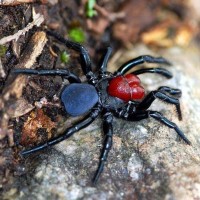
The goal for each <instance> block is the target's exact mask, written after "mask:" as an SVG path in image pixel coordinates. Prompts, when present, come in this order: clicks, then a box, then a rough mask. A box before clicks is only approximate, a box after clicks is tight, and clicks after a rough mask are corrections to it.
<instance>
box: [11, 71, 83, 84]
mask: <svg viewBox="0 0 200 200" xmlns="http://www.w3.org/2000/svg"><path fill="white" fill-rule="evenodd" d="M11 73H14V74H26V75H40V76H62V77H65V78H66V79H68V81H69V82H70V83H81V80H80V79H79V78H78V76H76V75H75V74H74V73H72V72H70V71H69V70H68V69H12V70H11Z"/></svg>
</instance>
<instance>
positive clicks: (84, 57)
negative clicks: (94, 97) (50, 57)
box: [46, 31, 96, 83]
mask: <svg viewBox="0 0 200 200" xmlns="http://www.w3.org/2000/svg"><path fill="white" fill-rule="evenodd" d="M46 33H47V34H48V35H50V36H53V37H54V38H55V39H57V40H58V41H60V42H61V43H63V44H64V45H65V46H66V47H68V48H70V49H73V50H75V51H77V52H79V53H80V58H81V67H82V70H83V72H84V74H85V76H86V77H87V79H88V81H89V82H91V83H95V80H96V76H95V75H94V73H93V72H92V67H91V60H90V56H89V54H88V51H87V49H86V48H85V47H84V46H82V45H81V44H79V43H76V42H73V41H70V40H67V39H65V38H64V37H62V36H60V35H59V34H57V33H55V32H52V31H46Z"/></svg>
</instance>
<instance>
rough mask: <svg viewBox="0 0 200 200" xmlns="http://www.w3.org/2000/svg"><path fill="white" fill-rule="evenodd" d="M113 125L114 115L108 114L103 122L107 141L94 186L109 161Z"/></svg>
mask: <svg viewBox="0 0 200 200" xmlns="http://www.w3.org/2000/svg"><path fill="white" fill-rule="evenodd" d="M112 123H113V115H112V114H111V113H110V112H107V113H106V114H105V115H104V121H103V131H104V134H105V139H104V144H103V149H102V153H101V156H100V162H99V166H98V169H97V171H96V174H95V176H94V178H93V183H94V184H95V183H96V182H97V181H98V179H99V176H100V175H101V173H102V172H103V168H104V164H105V162H106V160H107V157H108V153H109V151H110V149H111V147H112V142H113V138H112V137H113V126H112Z"/></svg>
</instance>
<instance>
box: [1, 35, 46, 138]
mask: <svg viewBox="0 0 200 200" xmlns="http://www.w3.org/2000/svg"><path fill="white" fill-rule="evenodd" d="M46 42H47V38H46V33H45V32H42V31H41V32H36V33H35V34H34V35H33V36H32V38H31V40H30V41H29V43H28V45H27V47H26V48H25V50H24V51H23V54H22V56H21V59H20V63H19V64H17V65H16V66H15V67H16V68H29V69H30V68H34V63H35V61H36V58H37V57H38V56H39V55H40V54H41V52H42V50H43V48H44V45H45V44H46ZM13 78H14V77H13V76H12V75H11V74H10V75H9V76H8V78H7V81H6V87H5V89H4V90H3V92H2V95H1V97H0V110H1V113H2V115H1V118H0V136H1V134H3V133H8V121H9V119H10V118H12V117H13V113H15V112H14V110H13V109H16V106H15V103H16V100H17V99H19V98H20V97H21V95H22V91H23V88H24V87H25V86H26V82H27V76H23V75H18V76H17V78H15V79H14V80H13ZM0 138H1V137H0Z"/></svg>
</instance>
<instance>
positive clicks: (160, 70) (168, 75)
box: [131, 68, 173, 78]
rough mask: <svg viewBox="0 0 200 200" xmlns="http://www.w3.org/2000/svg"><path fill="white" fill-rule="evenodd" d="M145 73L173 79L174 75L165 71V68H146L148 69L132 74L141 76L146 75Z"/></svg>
mask: <svg viewBox="0 0 200 200" xmlns="http://www.w3.org/2000/svg"><path fill="white" fill-rule="evenodd" d="M144 73H155V74H160V75H162V76H164V77H166V78H172V77H173V75H172V73H171V72H170V71H168V70H166V69H164V68H146V69H139V70H136V71H134V72H132V73H131V74H134V75H139V74H144Z"/></svg>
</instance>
